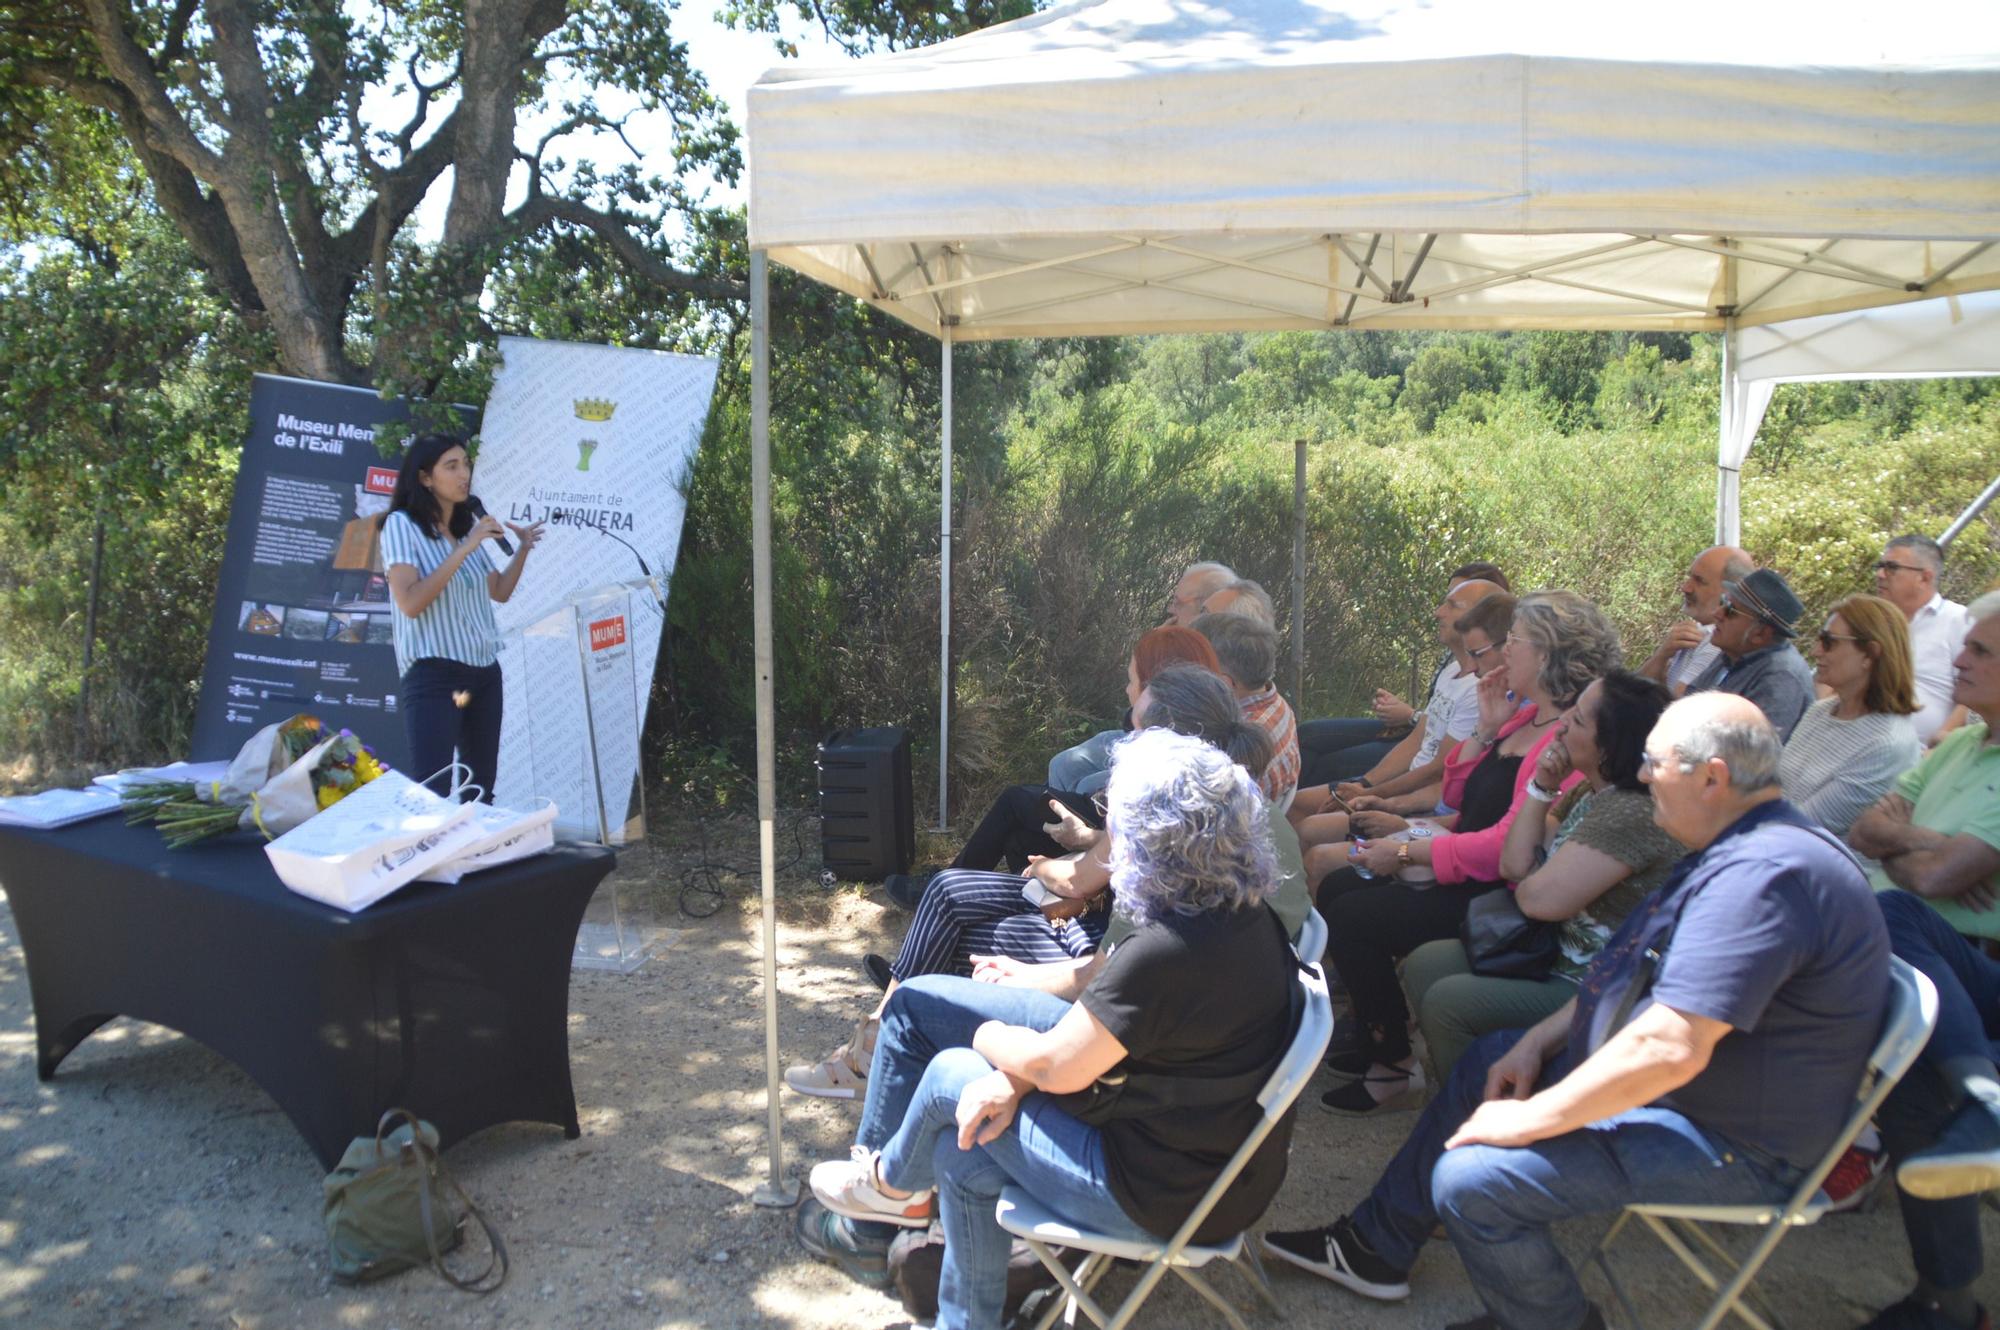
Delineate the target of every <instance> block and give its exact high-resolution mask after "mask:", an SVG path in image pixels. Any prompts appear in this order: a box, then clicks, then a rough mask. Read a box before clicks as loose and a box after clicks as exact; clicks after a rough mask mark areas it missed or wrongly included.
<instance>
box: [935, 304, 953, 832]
mask: <svg viewBox="0 0 2000 1330" xmlns="http://www.w3.org/2000/svg"><path fill="white" fill-rule="evenodd" d="M939 334H940V337H941V339H942V344H943V346H944V362H943V365H942V366H941V368H940V373H939V382H940V383H941V384H942V386H943V393H942V396H941V398H940V406H939V410H938V416H939V422H938V434H939V449H940V452H941V454H942V462H943V465H942V466H940V467H939V472H940V475H941V479H940V480H939V482H938V487H939V491H940V494H939V499H938V802H937V827H936V830H938V831H948V830H950V828H951V804H950V803H949V802H948V801H949V798H950V795H951V325H950V324H949V323H947V324H945V325H944V326H943V327H942V328H940V329H939Z"/></svg>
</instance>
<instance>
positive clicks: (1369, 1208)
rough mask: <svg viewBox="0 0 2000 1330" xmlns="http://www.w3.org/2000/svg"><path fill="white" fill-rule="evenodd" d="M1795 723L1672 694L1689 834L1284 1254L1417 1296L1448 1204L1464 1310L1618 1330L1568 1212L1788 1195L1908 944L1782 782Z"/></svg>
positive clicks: (1657, 760)
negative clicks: (1574, 1247)
mask: <svg viewBox="0 0 2000 1330" xmlns="http://www.w3.org/2000/svg"><path fill="white" fill-rule="evenodd" d="M1779 749H1780V744H1779V740H1778V735H1777V732H1776V731H1775V730H1774V729H1773V727H1772V725H1771V723H1770V721H1769V720H1767V719H1766V718H1765V717H1764V715H1763V713H1762V712H1760V711H1759V710H1758V709H1757V708H1756V706H1754V705H1753V704H1751V703H1750V702H1748V701H1746V700H1745V699H1743V698H1740V697H1736V696H1733V695H1729V694H1723V693H1703V694H1695V695H1691V696H1689V697H1687V698H1684V699H1682V700H1681V701H1679V702H1676V703H1675V704H1674V705H1673V706H1671V707H1669V708H1668V709H1667V711H1666V713H1665V714H1664V715H1662V716H1661V718H1660V722H1659V724H1658V726H1657V727H1655V729H1654V730H1653V733H1652V734H1651V736H1649V738H1648V739H1647V743H1646V757H1645V762H1644V764H1643V766H1642V768H1641V770H1642V775H1644V777H1645V779H1646V780H1647V782H1648V783H1649V784H1650V785H1651V786H1652V789H1653V802H1654V817H1655V819H1656V820H1657V821H1658V822H1659V824H1660V825H1661V826H1662V827H1664V828H1665V829H1666V831H1667V832H1668V834H1670V835H1672V836H1673V837H1674V838H1675V839H1676V840H1678V841H1680V842H1681V843H1682V844H1684V845H1686V846H1688V848H1689V849H1690V850H1691V851H1692V853H1691V854H1689V855H1688V857H1687V858H1685V859H1683V860H1682V861H1681V862H1680V864H1679V866H1678V867H1677V868H1676V869H1675V870H1674V873H1673V874H1672V876H1670V877H1669V878H1668V879H1667V881H1666V882H1665V883H1664V884H1662V885H1661V887H1660V889H1659V890H1658V891H1656V892H1654V893H1653V895H1651V896H1649V897H1648V898H1647V899H1646V900H1645V901H1644V902H1643V903H1641V905H1640V906H1639V907H1638V908H1637V909H1636V910H1634V911H1633V912H1632V914H1631V915H1630V917H1628V918H1627V920H1626V921H1625V924H1624V926H1623V927H1621V928H1620V929H1619V930H1618V932H1617V933H1616V934H1615V935H1614V936H1613V937H1612V939H1611V941H1610V942H1609V943H1607V944H1606V945H1605V948H1604V950H1603V951H1602V952H1601V953H1600V954H1599V956H1598V958H1597V960H1596V961H1595V962H1594V963H1593V964H1592V965H1591V967H1590V969H1589V970H1588V971H1586V972H1585V974H1584V977H1583V980H1582V983H1581V987H1580V990H1579V992H1578V995H1577V997H1576V999H1575V1000H1574V1001H1572V1002H1571V1003H1570V1004H1569V1005H1568V1006H1566V1007H1564V1008H1563V1009H1562V1010H1561V1011H1559V1012H1557V1013H1556V1014H1555V1015H1553V1016H1551V1017H1550V1018H1549V1019H1548V1020H1546V1021H1544V1022H1542V1023H1541V1024H1540V1025H1537V1026H1536V1027H1535V1028H1533V1029H1532V1030H1528V1031H1526V1032H1521V1031H1509V1032H1505V1033H1501V1034H1495V1035H1489V1036H1487V1037H1486V1038H1485V1039H1482V1040H1480V1041H1479V1042H1478V1043H1477V1044H1474V1045H1473V1046H1472V1048H1471V1049H1469V1050H1468V1051H1467V1052H1466V1053H1465V1055H1464V1056H1463V1057H1461V1058H1460V1059H1459V1062H1458V1064H1457V1065H1456V1066H1455V1067H1454V1068H1453V1069H1452V1073H1451V1077H1450V1079H1449V1080H1448V1081H1447V1082H1446V1084H1445V1087H1444V1089H1443V1091H1442V1093H1440V1094H1439V1096H1438V1097H1437V1098H1436V1099H1435V1100H1433V1101H1432V1103H1431V1105H1430V1106H1429V1108H1427V1109H1426V1110H1425V1111H1424V1115H1423V1116H1422V1117H1421V1118H1420V1119H1419V1120H1418V1122H1417V1126H1416V1129H1415V1130H1414V1131H1413V1132H1412V1133H1411V1135H1410V1138H1409V1140H1408V1141H1406V1142H1405V1143H1404V1145H1403V1148H1402V1150H1401V1151H1400V1152H1399V1153H1398V1154H1397V1156H1396V1158H1395V1159H1394V1160H1393V1161H1391V1163H1390V1165H1389V1167H1388V1169H1387V1170H1386V1171H1385V1172H1384V1173H1383V1175H1382V1177H1381V1178H1380V1180H1378V1181H1377V1182H1376V1184H1375V1188H1374V1190H1373V1191H1372V1192H1370V1193H1369V1195H1368V1197H1367V1199H1366V1200H1364V1201H1363V1202H1362V1203H1361V1205H1360V1206H1359V1207H1358V1208H1357V1209H1356V1210H1355V1211H1354V1212H1353V1214H1351V1215H1348V1216H1345V1217H1343V1218H1341V1219H1339V1220H1336V1221H1335V1222H1334V1223H1332V1224H1330V1225H1327V1226H1325V1227H1324V1228H1315V1229H1306V1230H1302V1231H1299V1232H1292V1233H1267V1234H1265V1236H1264V1239H1263V1242H1264V1249H1265V1250H1266V1251H1267V1252H1269V1253H1270V1254H1272V1255H1273V1256H1276V1257H1278V1258H1279V1259H1281V1260H1284V1261H1288V1262H1290V1263H1291V1264H1294V1265H1298V1266H1302V1267H1304V1268H1305V1269H1308V1270H1311V1271H1313V1272H1314V1273H1316V1274H1319V1275H1322V1276H1324V1277H1326V1278H1327V1279H1330V1280H1332V1281H1334V1282H1335V1283H1337V1284H1340V1285H1342V1286H1343V1287H1345V1288H1348V1289H1351V1290H1353V1291H1354V1292H1357V1293H1360V1294H1363V1295H1364V1296H1367V1297H1373V1298H1380V1299H1385V1300H1394V1299H1400V1298H1405V1297H1408V1296H1409V1291H1410V1287H1409V1282H1408V1275H1409V1270H1410V1268H1411V1266H1413V1265H1414V1264H1415V1263H1416V1258H1417V1253H1418V1252H1419V1250H1420V1249H1421V1248H1422V1246H1423V1244H1424V1242H1425V1241H1427V1240H1428V1239H1429V1237H1430V1234H1431V1230H1432V1227H1433V1225H1434V1224H1436V1223H1437V1222H1438V1221H1440V1220H1441V1221H1442V1222H1443V1224H1444V1227H1445V1231H1446V1233H1447V1234H1448V1235H1449V1236H1450V1238H1451V1241H1452V1245H1453V1246H1454V1247H1456V1248H1457V1249H1458V1254H1459V1257H1460V1259H1461V1260H1462V1261H1463V1262H1464V1264H1465V1269H1466V1273H1467V1274H1468V1275H1469V1276H1470V1277H1471V1280H1472V1284H1473V1287H1474V1288H1475V1289H1476V1290H1477V1291H1478V1293H1479V1296H1480V1298H1481V1299H1482V1300H1483V1301H1484V1302H1485V1304H1486V1308H1487V1314H1486V1315H1485V1316H1482V1317H1479V1318H1476V1319H1474V1320H1470V1321H1466V1322H1463V1323H1461V1325H1460V1326H1458V1327H1455V1328H1454V1330H1488V1328H1491V1327H1504V1328H1505V1330H1577V1328H1578V1327H1586V1328H1592V1327H1602V1326H1603V1324H1604V1320H1603V1317H1602V1315H1601V1314H1600V1313H1599V1312H1598V1310H1597V1309H1596V1308H1594V1307H1592V1306H1591V1305H1590V1304H1589V1303H1588V1302H1587V1301H1586V1300H1585V1298H1584V1296H1583V1289H1582V1287H1581V1286H1580V1285H1579V1284H1578V1282H1577V1278H1576V1272H1575V1271H1574V1270H1573V1269H1572V1268H1571V1266H1570V1264H1569V1262H1568V1261H1567V1260H1566V1259H1565V1258H1564V1257H1563V1255H1562V1253H1561V1252H1560V1251H1559V1250H1558V1249H1557V1247H1556V1244H1555V1241H1554V1239H1553V1237H1552V1236H1551V1233H1550V1230H1551V1227H1552V1226H1553V1225H1554V1224H1555V1223H1556V1222H1558V1221H1559V1220H1563V1219H1568V1218H1572V1217H1574V1216H1577V1215H1585V1214H1601V1213H1609V1212H1613V1211H1616V1210H1619V1209H1621V1208H1623V1207H1624V1206H1625V1205H1627V1204H1630V1203H1632V1202H1635V1201H1660V1202H1682V1203H1703V1204H1719V1205H1740V1204H1751V1203H1763V1202H1772V1201H1778V1200H1781V1199H1783V1198H1784V1197H1786V1196H1787V1195H1788V1194H1789V1192H1790V1191H1791V1190H1792V1189H1793V1188H1794V1187H1796V1186H1797V1184H1798V1181H1799V1179H1800V1178H1801V1177H1802V1176H1803V1175H1804V1173H1805V1172H1806V1171H1807V1170H1808V1169H1810V1168H1811V1167H1812V1166H1813V1165H1815V1164H1816V1163H1818V1162H1819V1160H1820V1159H1821V1158H1822V1157H1824V1155H1825V1153H1826V1151H1827V1150H1828V1149H1829V1148H1830V1147H1831V1145H1832V1143H1833V1141H1834V1138H1835V1137H1836V1136H1837V1135H1838V1133H1839V1129H1840V1127H1841V1125H1842V1121H1843V1119H1844V1117H1845V1115H1846V1113H1847V1111H1848V1106H1849V1105H1850V1104H1851V1103H1852V1102H1853V1098H1854V1089H1855V1086H1856V1085H1858V1084H1859V1083H1860V1078H1861V1072H1862V1068H1863V1066H1864V1065H1865V1064H1866V1062H1867V1058H1868V1051H1869V1048H1870V1047H1871V1046H1872V1045H1873V1043H1874V1041H1875V1038H1876V1036H1877V1034H1878V1033H1879V1031H1880V1028H1881V1023H1882V1014H1883V1011H1884V1007H1885V1003H1886V1000H1887V995H1888V987H1889V940H1888V936H1887V934H1886V932H1885V930H1884V928H1883V925H1882V919H1881V915H1880V913H1879V912H1878V911H1877V910H1876V909H1875V907H1874V902H1873V899H1872V897H1871V893H1870V892H1869V889H1868V883H1867V880H1866V879H1865V878H1864V877H1863V876H1862V874H1861V870H1860V868H1859V867H1858V866H1857V865H1856V863H1855V861H1854V859H1853V857H1852V856H1851V855H1849V854H1848V853H1847V851H1846V850H1845V849H1844V848H1843V847H1842V846H1841V845H1840V844H1839V843H1838V842H1837V841H1835V840H1834V839H1833V838H1832V837H1831V836H1829V835H1828V834H1827V833H1826V832H1824V831H1822V830H1820V829H1819V828H1818V827H1816V826H1815V825H1814V824H1813V823H1812V822H1811V821H1810V820H1809V819H1808V818H1806V817H1805V816H1804V815H1803V814H1801V813H1800V812H1799V811H1798V810H1797V809H1795V808H1793V807H1792V806H1791V805H1790V804H1788V803H1786V802H1785V801H1784V799H1783V797H1782V796H1781V795H1780V793H1779V790H1778V778H1777V771H1778V754H1779Z"/></svg>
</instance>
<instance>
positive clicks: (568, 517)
mask: <svg viewBox="0 0 2000 1330" xmlns="http://www.w3.org/2000/svg"><path fill="white" fill-rule="evenodd" d="M549 521H551V522H553V523H554V524H555V525H557V526H561V525H562V524H563V523H564V522H568V523H569V524H570V525H572V526H580V527H583V528H585V529H587V530H590V531H595V532H596V533H597V534H598V535H600V536H609V537H611V538H612V539H613V540H615V541H617V542H618V543H619V544H620V545H623V546H624V547H625V548H626V549H628V550H632V557H633V558H635V559H637V560H638V561H639V571H640V572H641V573H643V574H645V575H646V576H647V577H651V576H652V575H653V570H652V569H651V568H648V567H647V566H646V556H645V555H643V554H641V553H639V551H638V550H636V549H633V548H632V542H631V541H629V540H627V539H625V537H623V536H621V535H619V534H618V533H617V532H616V531H607V530H605V529H604V528H603V527H601V526H599V525H598V524H597V523H595V522H592V521H590V520H588V519H587V518H586V517H585V516H584V515H583V514H582V513H580V512H576V511H570V512H568V513H565V512H564V511H563V510H562V509H560V508H551V509H549Z"/></svg>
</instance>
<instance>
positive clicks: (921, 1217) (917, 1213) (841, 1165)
mask: <svg viewBox="0 0 2000 1330" xmlns="http://www.w3.org/2000/svg"><path fill="white" fill-rule="evenodd" d="M880 1158H881V1156H880V1155H879V1154H878V1153H876V1152H875V1151H873V1150H866V1149H863V1148H862V1147H861V1146H858V1145H857V1146H855V1147H854V1149H853V1157H852V1158H849V1159H829V1160H827V1161H826V1162H825V1163H823V1164H814V1165H813V1169H812V1174H811V1177H810V1179H809V1181H810V1183H811V1185H812V1193H813V1195H814V1196H815V1197H817V1198H819V1203H820V1204H821V1205H823V1206H825V1207H826V1208H827V1209H829V1210H831V1211H833V1212H834V1213H835V1214H837V1215H845V1216H846V1217H847V1218H849V1219H862V1220H867V1221H869V1222H871V1223H877V1224H898V1225H901V1226H902V1227H904V1228H926V1227H928V1226H929V1224H930V1222H931V1220H932V1218H934V1217H935V1216H936V1213H937V1206H936V1205H935V1204H934V1203H933V1197H932V1194H931V1193H930V1192H929V1191H920V1192H915V1193H913V1194H911V1195H909V1196H890V1195H888V1194H887V1193H885V1192H884V1191H883V1190H882V1189H881V1187H879V1186H878V1185H877V1184H876V1182H875V1178H876V1176H877V1174H876V1168H877V1161H878V1160H880Z"/></svg>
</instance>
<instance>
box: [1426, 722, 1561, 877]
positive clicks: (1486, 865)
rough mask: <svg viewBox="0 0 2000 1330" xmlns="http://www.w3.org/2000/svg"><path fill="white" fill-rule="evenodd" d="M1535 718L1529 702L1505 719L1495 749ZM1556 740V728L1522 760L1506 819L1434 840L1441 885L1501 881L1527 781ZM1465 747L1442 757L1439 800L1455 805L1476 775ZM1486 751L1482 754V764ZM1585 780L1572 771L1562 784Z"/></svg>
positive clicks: (1434, 868)
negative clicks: (1463, 753) (1509, 835)
mask: <svg viewBox="0 0 2000 1330" xmlns="http://www.w3.org/2000/svg"><path fill="white" fill-rule="evenodd" d="M1534 718H1535V704H1534V703H1532V702H1530V703H1528V704H1527V705H1526V706H1523V707H1522V708H1521V709H1520V710H1519V711H1516V712H1515V713H1514V714H1513V715H1511V716H1509V717H1508V718H1507V721H1506V723H1505V724H1503V725H1502V726H1501V727H1500V733H1499V734H1498V735H1496V736H1495V737H1494V740H1493V747H1494V748H1498V747H1499V746H1500V744H1501V743H1502V742H1503V741H1504V740H1505V739H1506V738H1507V736H1508V735H1510V734H1512V733H1513V732H1514V731H1516V730H1518V729H1520V728H1521V727H1522V726H1523V725H1526V724H1528V723H1529V722H1530V721H1532V720H1534ZM1555 737H1556V731H1555V727H1554V726H1553V725H1551V726H1550V727H1549V732H1548V733H1547V734H1544V735H1543V736H1542V737H1541V738H1539V739H1537V740H1535V744H1534V747H1532V748H1530V749H1529V750H1528V751H1527V753H1526V755H1524V756H1523V757H1522V758H1521V768H1520V770H1519V771H1517V772H1516V773H1515V774H1514V800H1513V802H1512V803H1510V804H1508V805H1507V813H1506V816H1504V817H1502V818H1501V819H1500V820H1499V821H1498V822H1495V823H1494V824H1493V825H1492V826H1490V827H1487V828H1486V829H1485V830H1483V831H1465V832H1447V833H1446V834H1444V835H1442V836H1433V837H1431V871H1432V872H1434V873H1436V874H1437V880H1438V881H1440V882H1498V881H1499V880H1500V851H1501V849H1502V848H1504V847H1505V846H1506V844H1507V828H1509V827H1511V826H1513V825H1514V815H1515V814H1516V813H1518V812H1520V811H1521V801H1522V800H1523V799H1525V798H1527V789H1528V782H1529V781H1531V780H1533V779H1534V778H1535V763H1536V762H1537V761H1538V760H1539V759H1540V758H1541V756H1542V750H1543V749H1544V748H1547V747H1548V746H1549V744H1550V742H1551V741H1552V740H1554V739H1555ZM1464 748H1465V741H1464V740H1461V741H1459V742H1458V743H1456V744H1453V745H1452V747H1451V751H1450V752H1449V753H1446V754H1445V758H1444V788H1443V790H1441V791H1440V792H1439V796H1438V797H1439V798H1440V799H1441V800H1442V801H1443V802H1444V803H1447V804H1449V805H1451V806H1452V807H1454V808H1456V807H1457V806H1458V801H1459V800H1460V799H1462V798H1464V797H1465V778H1466V777H1467V776H1469V775H1471V774H1472V769H1473V768H1474V767H1476V766H1478V765H1479V762H1478V761H1472V762H1461V761H1460V760H1459V753H1460V752H1461V751H1463V749H1464ZM1491 751H1492V749H1487V750H1485V751H1484V752H1481V753H1480V755H1479V756H1480V759H1481V760H1483V759H1484V758H1485V756H1486V753H1488V752H1491ZM1582 779H1583V773H1582V772H1580V771H1572V772H1570V773H1569V776H1568V777H1567V778H1565V779H1564V781H1563V783H1562V787H1563V789H1565V790H1567V789H1568V788H1569V787H1570V786H1572V785H1574V784H1576V783H1577V782H1578V781H1580V780H1582Z"/></svg>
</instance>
